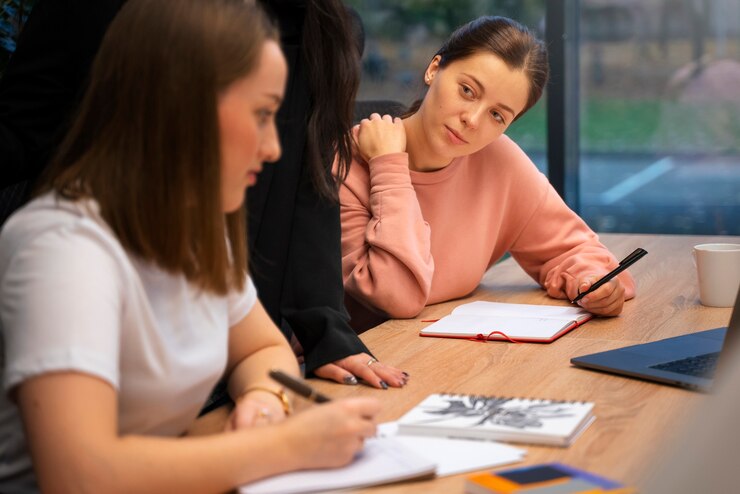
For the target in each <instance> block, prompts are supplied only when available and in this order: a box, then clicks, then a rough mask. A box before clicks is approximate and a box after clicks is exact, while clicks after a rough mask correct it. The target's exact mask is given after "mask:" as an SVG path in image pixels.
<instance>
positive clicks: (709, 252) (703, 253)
mask: <svg viewBox="0 0 740 494" xmlns="http://www.w3.org/2000/svg"><path fill="white" fill-rule="evenodd" d="M694 260H695V261H696V272H697V274H698V276H699V300H700V301H701V303H702V305H707V306H709V307H732V306H733V305H734V304H735V297H736V296H737V291H738V288H739V287H740V244H700V245H695V246H694Z"/></svg>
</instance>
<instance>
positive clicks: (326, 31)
mask: <svg viewBox="0 0 740 494" xmlns="http://www.w3.org/2000/svg"><path fill="white" fill-rule="evenodd" d="M354 32H355V30H353V24H352V18H351V17H350V14H349V12H348V10H347V7H345V5H344V3H343V2H342V1H341V0H309V1H308V2H307V5H306V19H305V21H304V25H303V40H302V46H303V49H302V51H303V58H304V60H305V61H306V68H307V72H308V84H309V89H310V91H311V96H312V102H311V106H312V108H311V113H310V116H309V119H308V129H307V137H306V150H305V156H306V161H307V164H308V167H309V170H310V172H311V178H312V183H313V185H314V188H315V189H316V190H317V191H318V192H319V193H320V195H321V196H323V197H325V198H330V199H334V200H336V198H337V191H338V187H339V185H341V183H342V181H343V180H344V179H345V178H346V177H347V173H348V171H349V164H350V163H351V161H352V138H351V135H350V129H351V128H352V118H353V112H354V102H355V97H356V96H357V89H358V87H359V85H360V51H361V47H360V46H359V43H358V41H361V40H357V39H356V38H355V37H354ZM335 158H336V160H337V169H336V170H335V173H336V177H332V175H331V167H332V163H333V162H334V159H335Z"/></svg>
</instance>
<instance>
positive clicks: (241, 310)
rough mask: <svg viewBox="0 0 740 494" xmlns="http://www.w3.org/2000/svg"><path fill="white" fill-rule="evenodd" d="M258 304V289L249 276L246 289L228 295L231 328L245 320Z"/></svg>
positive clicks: (245, 285) (245, 284)
mask: <svg viewBox="0 0 740 494" xmlns="http://www.w3.org/2000/svg"><path fill="white" fill-rule="evenodd" d="M255 302H257V287H255V286H254V283H253V282H252V277H251V276H247V280H246V282H245V283H244V289H243V290H240V291H232V292H230V293H229V295H228V304H229V327H232V326H234V325H235V324H236V323H238V322H239V321H241V320H242V319H244V318H245V317H246V316H247V314H249V312H250V311H251V310H252V307H254V304H255Z"/></svg>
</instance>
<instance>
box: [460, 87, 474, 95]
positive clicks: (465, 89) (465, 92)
mask: <svg viewBox="0 0 740 494" xmlns="http://www.w3.org/2000/svg"><path fill="white" fill-rule="evenodd" d="M460 92H461V93H463V95H464V96H466V97H468V98H472V97H474V96H475V94H474V93H473V90H472V89H471V88H470V87H468V86H466V85H465V84H461V85H460Z"/></svg>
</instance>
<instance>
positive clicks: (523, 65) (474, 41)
mask: <svg viewBox="0 0 740 494" xmlns="http://www.w3.org/2000/svg"><path fill="white" fill-rule="evenodd" d="M481 52H487V53H491V54H493V55H496V56H497V57H499V58H500V59H501V60H503V61H504V63H505V64H506V65H507V66H508V67H509V68H510V69H515V70H521V71H523V72H524V74H525V75H526V77H527V79H528V80H529V94H528V97H527V104H526V106H525V107H524V109H523V110H522V111H521V113H519V115H517V116H516V118H519V117H521V116H522V115H524V113H526V111H527V110H529V109H530V108H532V107H533V106H534V105H535V103H537V101H538V100H539V99H540V97H541V96H542V91H543V90H544V89H545V85H546V84H547V78H548V74H549V66H548V61H547V49H546V48H545V44H544V43H543V42H542V40H540V39H537V38H536V37H535V36H534V35H533V34H532V33H531V32H530V31H529V29H527V28H526V27H525V26H523V25H522V24H519V23H518V22H516V21H515V20H513V19H509V18H507V17H499V16H483V17H479V18H477V19H474V20H472V21H470V22H468V23H467V24H464V25H462V26H460V27H459V28H457V29H456V30H455V31H454V32H453V33H452V34H451V35H450V37H449V38H448V39H447V41H445V43H444V44H443V45H442V47H441V48H440V49H439V50H438V51H437V53H435V54H434V57H436V56H437V55H439V57H440V60H439V67H440V68H444V67H446V66H447V65H449V64H451V63H452V62H454V61H456V60H460V59H463V58H466V57H469V56H471V55H473V54H475V53H481ZM434 57H432V58H434ZM421 103H422V100H421V99H420V100H418V101H415V102H414V103H413V104H412V105H411V107H410V108H409V110H408V112H407V113H406V115H405V116H409V115H412V114H414V113H416V111H417V110H418V109H419V107H420V106H421ZM516 118H515V119H514V120H516Z"/></svg>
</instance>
